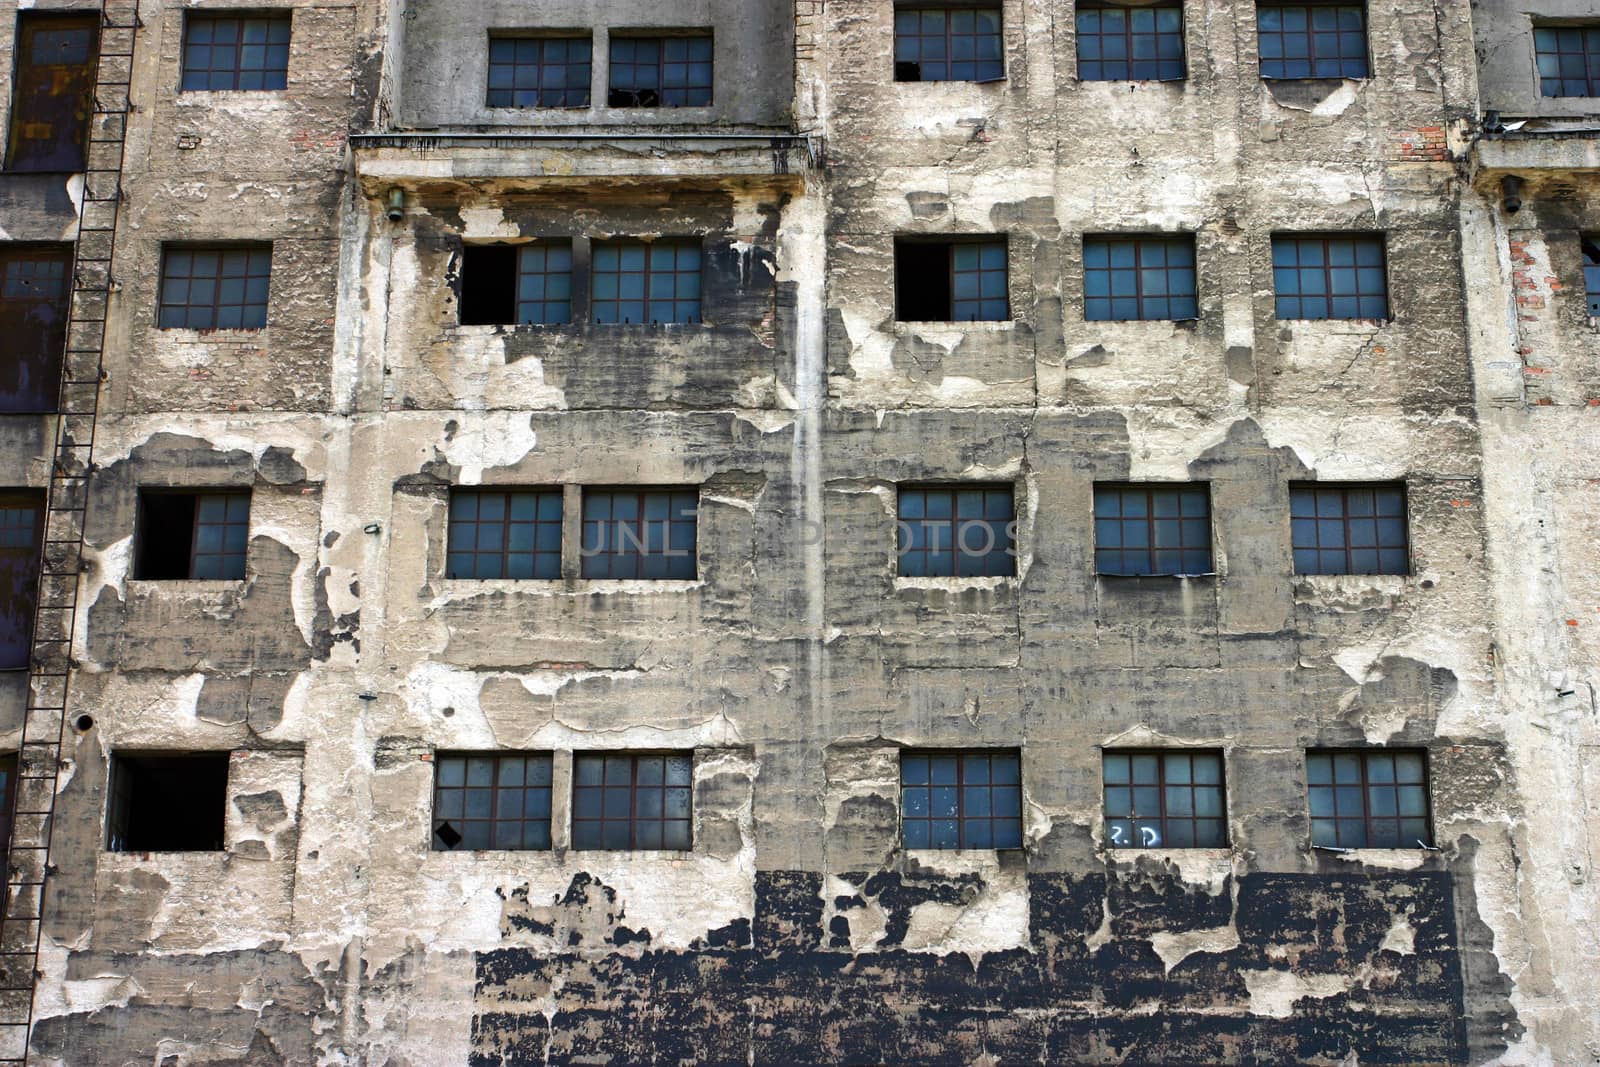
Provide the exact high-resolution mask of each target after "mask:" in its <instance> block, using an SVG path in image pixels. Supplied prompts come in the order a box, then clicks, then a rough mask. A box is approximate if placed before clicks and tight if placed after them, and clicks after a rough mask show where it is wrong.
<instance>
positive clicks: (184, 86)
mask: <svg viewBox="0 0 1600 1067" xmlns="http://www.w3.org/2000/svg"><path fill="white" fill-rule="evenodd" d="M293 11H294V9H293V8H275V9H271V10H260V9H254V8H251V9H246V10H243V11H240V10H235V9H232V8H219V9H210V8H190V9H187V10H185V11H184V14H183V43H182V50H181V51H180V52H179V54H178V92H180V93H281V92H287V91H288V88H289V60H290V57H291V53H290V49H291V47H292V45H293V43H294V14H293ZM224 22H237V23H238V24H239V30H238V36H236V37H235V38H234V40H233V43H232V46H231V47H232V48H233V50H234V63H233V66H232V67H211V66H207V67H206V68H205V69H204V71H200V72H197V73H204V74H205V75H206V81H207V84H206V85H194V86H191V85H190V84H189V75H190V69H189V49H190V48H191V47H196V48H199V47H204V48H207V49H213V48H215V47H216V44H215V38H214V37H213V40H212V41H210V42H206V43H205V44H203V45H202V44H196V43H194V42H192V41H191V40H190V36H189V35H190V34H191V33H192V32H193V31H194V28H195V26H196V25H198V24H200V23H211V24H212V26H213V34H215V26H216V25H217V24H219V23H224ZM249 23H264V24H266V27H267V40H266V41H265V42H263V43H261V44H260V45H259V47H261V48H263V49H267V50H269V51H270V50H271V49H274V48H282V49H283V67H282V69H281V71H280V69H279V68H278V67H276V66H270V67H269V66H262V67H261V68H259V73H260V74H261V78H262V82H263V84H262V85H260V86H251V87H248V88H247V87H242V86H240V84H239V82H240V80H241V79H242V78H243V77H244V75H246V74H253V73H257V72H258V71H257V70H256V69H255V68H246V67H245V66H244V65H243V64H244V50H245V48H246V47H247V44H246V42H245V40H244V35H245V29H246V26H247V24H249ZM278 26H283V27H284V28H285V29H284V38H283V40H282V41H274V40H272V35H273V31H274V29H275V28H276V27H278ZM223 47H229V46H228V45H224V46H223ZM249 47H254V45H250V46H249ZM209 55H210V54H209V53H208V58H209ZM218 74H228V75H230V76H231V79H232V84H231V85H225V86H217V85H211V84H209V83H210V81H211V79H212V78H214V77H215V76H216V75H218ZM279 77H281V79H282V82H283V84H281V85H277V84H267V83H268V82H275V81H277V80H278V78H279Z"/></svg>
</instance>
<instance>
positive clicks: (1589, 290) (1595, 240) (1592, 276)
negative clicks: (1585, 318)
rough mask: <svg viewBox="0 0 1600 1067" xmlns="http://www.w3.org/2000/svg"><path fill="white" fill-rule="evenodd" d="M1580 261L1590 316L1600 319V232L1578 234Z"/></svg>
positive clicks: (1584, 293) (1585, 298)
mask: <svg viewBox="0 0 1600 1067" xmlns="http://www.w3.org/2000/svg"><path fill="white" fill-rule="evenodd" d="M1578 262H1579V264H1580V267H1579V269H1580V270H1582V271H1583V295H1584V301H1585V303H1586V305H1587V311H1588V315H1589V318H1590V319H1591V320H1593V319H1600V232H1591V231H1583V232H1581V233H1579V234H1578Z"/></svg>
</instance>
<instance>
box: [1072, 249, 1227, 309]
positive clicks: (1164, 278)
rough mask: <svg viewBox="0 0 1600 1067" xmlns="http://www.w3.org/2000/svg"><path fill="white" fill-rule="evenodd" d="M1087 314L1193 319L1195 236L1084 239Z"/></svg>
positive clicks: (1084, 282) (1194, 303)
mask: <svg viewBox="0 0 1600 1067" xmlns="http://www.w3.org/2000/svg"><path fill="white" fill-rule="evenodd" d="M1083 292H1084V300H1083V316H1084V318H1086V319H1088V320H1090V321H1100V320H1109V319H1193V318H1195V317H1197V316H1198V315H1199V304H1198V301H1197V298H1196V295H1195V268H1194V240H1193V239H1192V238H1184V237H1085V238H1084V239H1083Z"/></svg>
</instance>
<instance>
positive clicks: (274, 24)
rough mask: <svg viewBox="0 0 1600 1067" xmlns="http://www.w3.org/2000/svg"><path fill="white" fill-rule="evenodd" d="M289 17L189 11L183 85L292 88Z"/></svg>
mask: <svg viewBox="0 0 1600 1067" xmlns="http://www.w3.org/2000/svg"><path fill="white" fill-rule="evenodd" d="M289 18H290V16H289V15H287V14H284V15H268V16H251V17H248V18H241V17H239V16H236V15H196V14H190V15H188V16H187V17H186V18H185V20H184V34H183V86H182V87H183V90H184V91H185V92H188V91H192V90H197V89H212V90H217V89H248V90H262V89H286V88H288V85H289Z"/></svg>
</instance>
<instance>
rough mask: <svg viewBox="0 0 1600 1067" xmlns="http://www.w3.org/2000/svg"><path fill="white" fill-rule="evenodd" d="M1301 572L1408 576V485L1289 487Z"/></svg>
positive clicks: (1296, 564)
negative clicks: (1406, 574)
mask: <svg viewBox="0 0 1600 1067" xmlns="http://www.w3.org/2000/svg"><path fill="white" fill-rule="evenodd" d="M1289 514H1290V516H1291V518H1290V522H1291V523H1292V525H1293V528H1294V532H1293V541H1294V572H1295V573H1296V574H1405V573H1407V572H1408V571H1409V570H1410V562H1409V560H1408V558H1407V556H1408V553H1407V536H1406V487H1405V485H1404V484H1395V485H1343V486H1341V485H1325V484H1321V483H1304V484H1298V485H1292V486H1290V487H1289Z"/></svg>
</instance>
